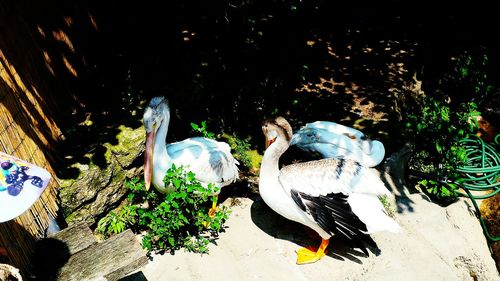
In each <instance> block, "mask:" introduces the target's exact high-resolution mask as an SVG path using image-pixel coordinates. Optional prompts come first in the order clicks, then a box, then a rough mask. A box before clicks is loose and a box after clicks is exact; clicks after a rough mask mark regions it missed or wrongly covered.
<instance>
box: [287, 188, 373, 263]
mask: <svg viewBox="0 0 500 281" xmlns="http://www.w3.org/2000/svg"><path fill="white" fill-rule="evenodd" d="M291 195H292V199H293V200H294V202H295V203H296V204H297V205H298V206H299V207H300V208H301V209H302V210H303V211H305V212H307V213H308V214H310V215H311V216H312V217H313V219H314V220H315V221H316V222H317V223H318V225H319V226H320V227H321V228H323V230H325V231H326V232H327V233H330V234H332V235H334V234H335V235H336V236H339V237H341V238H343V239H344V240H346V241H347V242H348V243H349V244H350V245H351V246H352V247H359V248H360V249H361V250H362V251H363V253H365V255H368V251H367V250H366V245H368V246H372V247H374V248H377V245H376V243H375V241H373V239H372V238H371V237H370V236H369V235H368V234H366V233H364V232H366V231H367V228H366V224H365V223H363V222H362V221H361V220H360V219H359V218H358V216H356V214H354V213H353V211H352V208H351V206H350V205H349V203H348V202H347V198H348V195H345V194H342V193H329V194H327V195H320V196H311V195H309V194H306V193H303V192H300V191H297V190H294V189H292V190H291Z"/></svg>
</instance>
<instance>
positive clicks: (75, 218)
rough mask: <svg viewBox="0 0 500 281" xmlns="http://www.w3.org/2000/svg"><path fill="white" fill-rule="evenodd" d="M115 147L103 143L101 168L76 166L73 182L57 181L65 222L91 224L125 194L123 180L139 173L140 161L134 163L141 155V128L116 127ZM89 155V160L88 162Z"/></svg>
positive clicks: (142, 131) (143, 140) (89, 165)
mask: <svg viewBox="0 0 500 281" xmlns="http://www.w3.org/2000/svg"><path fill="white" fill-rule="evenodd" d="M119 129H120V133H119V134H118V135H117V136H116V138H117V141H118V143H117V144H116V145H113V144H110V143H105V144H104V145H103V146H104V148H105V149H106V151H105V152H104V156H105V160H106V163H105V165H104V167H103V168H101V167H100V166H102V165H96V164H94V163H92V161H90V164H81V163H76V164H74V165H73V166H72V167H73V168H77V169H78V170H79V171H80V174H79V176H78V177H77V178H76V179H71V180H61V183H60V185H61V192H60V197H61V207H62V211H63V214H64V217H65V219H66V222H67V223H68V224H69V225H71V224H73V223H75V222H80V221H86V222H88V223H89V224H93V223H95V219H96V217H100V216H102V215H103V214H105V213H107V212H108V211H109V210H111V209H113V207H115V206H116V205H117V204H119V202H120V201H121V200H122V199H123V197H124V196H125V194H126V193H127V188H126V187H125V186H124V183H125V181H126V180H127V179H131V178H133V177H138V176H140V175H141V173H142V170H141V169H142V161H140V163H138V162H137V161H136V160H137V159H138V158H139V157H140V156H141V154H142V153H143V152H144V145H145V144H144V142H145V138H144V128H143V127H142V126H141V127H139V128H137V129H132V128H128V127H125V126H120V127H119ZM91 156H92V155H89V158H90V159H92V157H91Z"/></svg>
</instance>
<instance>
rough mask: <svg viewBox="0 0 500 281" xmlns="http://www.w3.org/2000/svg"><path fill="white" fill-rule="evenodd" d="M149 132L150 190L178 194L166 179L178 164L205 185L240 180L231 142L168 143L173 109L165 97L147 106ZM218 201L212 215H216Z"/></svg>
mask: <svg viewBox="0 0 500 281" xmlns="http://www.w3.org/2000/svg"><path fill="white" fill-rule="evenodd" d="M143 122H144V128H145V130H146V151H145V159H144V181H145V187H146V190H149V188H150V186H151V184H152V185H153V186H154V187H155V188H156V189H157V190H158V191H159V192H161V193H167V192H174V191H175V188H174V187H172V186H165V183H164V182H163V178H164V177H165V174H166V172H167V170H168V169H170V167H171V166H172V164H175V166H176V167H179V166H184V167H186V168H187V169H188V170H189V171H191V172H193V173H194V174H195V177H196V179H197V180H199V181H200V182H201V184H202V185H204V186H207V185H208V184H210V183H211V184H213V185H215V186H216V187H218V188H219V189H218V192H217V193H216V194H214V195H218V194H219V192H220V188H222V187H224V186H226V185H229V184H231V183H233V182H235V181H236V179H238V166H237V165H238V164H239V163H238V161H237V160H236V159H234V157H233V155H232V154H231V148H230V146H229V145H228V144H227V143H224V142H219V141H215V140H212V139H208V138H203V137H194V138H188V139H185V140H183V141H179V142H174V143H170V144H167V143H166V138H167V132H168V125H169V122H170V108H169V105H168V102H167V99H166V98H165V97H154V98H153V99H151V101H150V102H149V105H148V106H147V107H146V109H145V111H144V116H143ZM216 204H217V202H214V203H213V205H212V209H211V210H210V212H209V214H210V215H213V214H214V213H215V207H216Z"/></svg>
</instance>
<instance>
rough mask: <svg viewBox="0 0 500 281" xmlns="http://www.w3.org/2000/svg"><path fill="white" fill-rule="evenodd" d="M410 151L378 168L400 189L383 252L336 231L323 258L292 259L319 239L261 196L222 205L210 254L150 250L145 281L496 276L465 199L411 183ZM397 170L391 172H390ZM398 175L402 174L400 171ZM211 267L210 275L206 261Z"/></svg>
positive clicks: (382, 235)
mask: <svg viewBox="0 0 500 281" xmlns="http://www.w3.org/2000/svg"><path fill="white" fill-rule="evenodd" d="M409 153H410V150H409V148H405V149H403V150H401V151H400V152H398V154H395V155H394V157H391V158H390V161H388V162H387V163H386V165H385V167H384V168H385V171H383V172H380V171H377V170H375V169H373V172H376V173H379V174H380V175H381V176H382V178H383V179H384V180H385V182H386V184H387V186H388V188H390V190H391V191H392V192H393V193H394V194H395V199H394V201H393V204H395V206H397V208H396V212H395V215H394V217H395V220H396V221H397V222H398V223H399V224H400V225H401V227H402V231H401V233H398V234H394V233H389V232H378V233H374V234H372V235H371V237H372V238H373V239H374V240H375V242H376V243H377V245H378V248H379V251H376V250H373V251H371V252H370V253H369V255H368V256H366V255H364V254H363V253H362V252H361V251H360V250H359V249H356V248H354V249H353V248H350V247H348V245H346V243H345V242H342V241H340V240H338V239H336V238H335V237H334V238H332V240H331V242H330V247H329V252H328V254H327V256H326V257H324V258H322V259H321V260H320V261H318V262H316V263H314V264H308V265H300V266H299V265H297V264H295V259H296V254H295V250H297V249H298V248H300V247H303V246H306V245H316V246H317V245H318V244H319V239H318V238H314V237H311V236H309V235H308V231H307V230H306V229H305V228H304V227H303V226H302V225H300V224H297V223H295V222H292V221H289V220H286V219H285V218H283V217H281V216H280V215H278V214H276V213H275V212H273V211H272V210H271V209H270V208H269V207H267V205H266V204H265V203H264V202H263V200H262V199H261V198H260V196H258V195H255V196H253V197H250V198H248V197H241V198H237V199H238V202H239V204H236V205H235V204H232V201H234V198H229V199H231V200H226V201H225V202H223V203H222V204H224V205H226V206H230V209H231V215H230V217H229V219H228V221H227V223H226V224H225V226H226V227H225V232H224V233H221V234H220V237H219V239H218V240H217V243H216V244H215V243H214V244H211V245H210V246H209V255H202V256H201V255H199V254H192V253H187V252H184V251H177V252H176V254H175V255H153V256H152V258H153V261H152V262H150V263H149V264H148V265H147V266H146V267H145V268H144V270H143V273H144V275H145V277H146V278H147V280H150V281H155V280H200V281H205V280H217V281H226V280H228V281H229V280H234V277H235V276H238V279H239V280H240V281H245V280H249V281H250V280H276V281H280V280H304V281H306V280H352V281H354V280H355V281H379V280H380V281H382V280H383V281H390V280H394V281H399V280H405V281H420V280H440V281H464V280H470V281H498V280H500V278H499V273H498V270H497V268H496V265H495V262H494V260H493V258H492V256H491V252H490V250H489V248H488V245H487V241H486V238H485V236H484V234H483V232H482V228H481V226H480V224H479V221H478V219H477V218H476V216H475V213H474V208H473V207H472V206H471V204H470V202H468V199H464V198H461V199H459V200H457V201H456V202H454V203H452V204H450V205H448V206H446V207H442V206H440V205H438V204H436V203H434V202H431V201H430V200H429V199H428V197H427V196H426V195H425V194H422V193H420V192H418V191H417V190H416V189H413V188H408V187H407V184H406V182H405V181H404V177H403V174H404V166H405V165H406V162H407V159H408V157H409ZM391 175H392V176H391ZM398 175H399V176H398ZM206 265H210V272H209V274H207V266H206Z"/></svg>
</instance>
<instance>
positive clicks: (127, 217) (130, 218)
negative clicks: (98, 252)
mask: <svg viewBox="0 0 500 281" xmlns="http://www.w3.org/2000/svg"><path fill="white" fill-rule="evenodd" d="M133 211H134V210H133V209H131V208H122V209H121V210H120V211H119V212H118V214H117V213H115V212H113V211H111V212H109V213H108V214H107V215H106V216H105V217H104V218H102V219H101V220H99V222H98V223H97V228H96V232H97V233H99V234H102V235H104V236H105V237H109V236H111V235H112V234H118V233H121V232H123V231H124V230H125V229H126V228H127V226H128V225H131V224H133V223H134V216H135V214H134V213H133Z"/></svg>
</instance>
